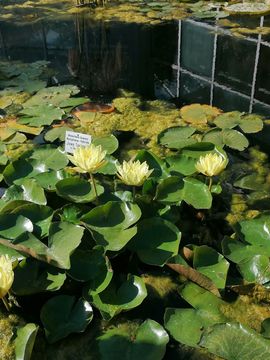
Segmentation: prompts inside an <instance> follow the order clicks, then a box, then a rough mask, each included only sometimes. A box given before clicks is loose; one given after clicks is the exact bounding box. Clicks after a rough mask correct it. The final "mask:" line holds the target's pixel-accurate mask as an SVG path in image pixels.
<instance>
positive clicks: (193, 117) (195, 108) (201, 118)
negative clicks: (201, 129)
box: [180, 104, 221, 125]
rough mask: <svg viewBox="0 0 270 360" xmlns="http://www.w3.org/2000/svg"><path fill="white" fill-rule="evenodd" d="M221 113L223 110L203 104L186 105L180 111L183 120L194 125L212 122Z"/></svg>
mask: <svg viewBox="0 0 270 360" xmlns="http://www.w3.org/2000/svg"><path fill="white" fill-rule="evenodd" d="M220 113H221V110H219V109H218V108H216V107H212V106H210V105H201V104H192V105H186V106H184V107H182V108H181V110H180V115H181V117H182V118H183V120H184V121H185V122H187V123H190V124H193V125H201V124H207V123H208V122H212V121H213V120H214V118H215V117H216V116H218V115H219V114H220Z"/></svg>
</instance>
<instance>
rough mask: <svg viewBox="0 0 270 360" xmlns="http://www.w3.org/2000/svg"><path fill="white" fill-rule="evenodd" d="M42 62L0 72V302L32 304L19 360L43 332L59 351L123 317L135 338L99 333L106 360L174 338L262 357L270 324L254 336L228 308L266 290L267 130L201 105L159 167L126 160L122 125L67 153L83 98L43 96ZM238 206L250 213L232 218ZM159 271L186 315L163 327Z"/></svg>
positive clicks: (59, 91) (143, 156) (143, 157)
mask: <svg viewBox="0 0 270 360" xmlns="http://www.w3.org/2000/svg"><path fill="white" fill-rule="evenodd" d="M44 66H45V64H44V63H40V62H38V63H35V64H32V65H31V66H30V65H29V64H28V66H25V67H24V65H22V64H19V63H14V65H13V68H9V70H6V68H4V67H0V73H1V76H0V86H1V87H2V88H3V90H2V91H1V95H2V98H1V99H0V102H1V101H2V102H1V104H2V105H1V107H2V109H3V110H2V111H3V115H2V119H1V122H0V139H1V144H0V146H1V148H0V150H1V156H0V160H1V193H2V196H1V199H0V255H1V256H0V296H1V298H2V299H3V301H4V305H5V306H6V308H7V309H8V310H9V311H11V312H14V313H16V312H20V313H22V314H24V312H27V311H29V309H31V304H34V303H35V310H34V311H35V314H33V315H32V318H34V319H35V322H29V323H27V324H25V325H23V326H21V327H18V328H17V330H16V331H15V330H14V337H15V349H14V358H16V359H24V360H29V359H30V358H31V352H32V349H33V346H34V342H35V338H36V335H37V333H38V331H39V333H40V334H43V333H44V334H45V336H46V339H47V341H48V343H50V344H52V343H57V342H59V341H61V340H62V339H64V338H65V337H67V336H69V335H70V334H74V333H78V332H84V331H85V330H86V329H90V331H91V326H92V324H93V323H94V322H95V320H96V321H97V320H98V321H100V320H101V319H103V320H104V321H105V323H106V324H113V322H112V321H113V319H116V320H117V319H118V318H119V316H121V315H120V314H123V313H124V312H129V313H130V314H132V316H133V319H134V318H135V319H136V322H134V325H133V328H132V331H130V332H126V331H124V330H123V328H121V326H120V327H119V326H117V325H112V326H111V327H110V326H104V327H103V329H101V330H100V332H99V333H98V334H97V336H96V343H97V353H98V357H99V358H100V359H110V360H111V359H114V358H115V359H116V358H118V357H120V356H121V355H122V354H123V353H126V354H128V355H127V356H129V357H127V358H131V359H137V358H139V357H143V358H144V359H146V360H152V359H153V360H158V359H162V358H163V357H164V355H165V352H166V346H168V344H169V342H170V344H175V343H180V344H184V345H187V346H189V347H194V348H198V349H206V350H207V351H208V352H209V353H211V354H214V355H217V356H220V357H222V358H224V359H228V360H232V359H235V358H237V359H243V360H245V359H254V358H256V359H267V356H269V355H268V354H269V350H270V340H269V339H268V338H269V337H270V335H269V334H270V328H269V323H270V322H269V318H270V314H269V318H268V319H267V318H266V319H265V320H264V322H263V323H262V325H261V329H257V328H256V330H257V331H255V330H254V329H253V328H252V325H250V324H246V323H245V324H243V323H239V322H237V321H236V319H235V318H234V317H233V316H231V315H228V312H227V311H226V308H227V307H228V306H229V303H228V301H227V300H228V299H227V290H228V288H234V287H236V288H241V289H242V288H245V286H246V285H247V284H248V285H249V286H250V285H254V286H255V285H260V286H262V287H263V288H264V289H265V291H266V292H267V288H268V283H269V281H270V263H269V257H270V245H269V244H270V236H269V233H270V232H269V227H270V216H269V213H268V212H267V211H261V210H262V209H263V210H269V205H268V204H269V196H268V194H269V186H270V185H269V179H268V169H269V164H268V163H267V157H266V156H265V154H263V153H262V152H260V151H258V150H256V149H255V150H254V149H251V148H250V149H249V141H250V139H249V137H250V136H252V135H253V134H254V133H257V132H263V128H264V127H267V126H268V124H267V121H265V119H263V118H262V117H260V116H257V115H247V114H244V113H240V112H237V111H235V112H229V113H223V112H222V111H221V110H220V109H217V108H214V107H210V106H208V105H200V104H193V105H190V106H185V107H183V108H182V109H180V110H177V109H175V111H176V112H178V114H179V120H178V126H173V127H170V128H168V129H165V130H163V131H162V132H161V133H159V134H158V136H156V139H155V141H156V146H158V147H160V148H162V149H164V154H166V155H164V156H163V157H160V156H157V155H156V154H155V153H154V152H152V151H151V150H150V149H147V148H145V149H142V150H140V151H137V152H136V154H135V157H134V158H133V159H129V158H128V156H127V154H126V160H124V161H122V160H121V161H119V156H118V155H119V153H120V150H121V146H122V143H121V141H122V140H121V136H120V135H121V132H117V130H118V129H117V125H114V126H115V133H114V134H112V133H108V134H107V135H103V136H96V135H95V136H92V143H91V145H90V146H89V147H86V148H80V147H79V148H77V149H76V150H75V152H74V154H73V155H69V154H67V153H65V151H64V134H65V132H66V130H69V131H75V132H76V131H77V129H80V131H82V129H85V128H83V127H77V128H76V127H74V124H77V125H78V121H79V120H78V118H76V115H74V114H76V112H74V107H76V106H78V105H80V104H83V103H85V102H88V101H89V99H88V98H86V97H79V89H78V88H77V87H76V86H74V85H63V86H52V87H45V85H44V81H45V80H44V79H45V77H46V74H47V76H48V73H46V71H47V70H46V67H44ZM34 73H35V75H33V74H34ZM26 77H27V79H28V80H27V81H25V82H23V81H21V80H22V79H25V78H26ZM42 81H43V84H41V82H42ZM30 85H31V86H30ZM115 111H116V112H117V108H116V109H115ZM102 116H103V119H104V123H106V118H107V119H108V121H109V119H110V118H111V117H113V116H114V115H113V113H109V114H103V115H102ZM118 116H120V115H119V114H118ZM116 124H117V123H116ZM152 126H154V125H153V124H152ZM135 132H136V129H135ZM89 133H90V135H93V134H91V129H90V130H89ZM117 136H119V138H117ZM145 140H146V139H145ZM256 151H257V155H256V156H257V160H256V162H252V161H251V160H252V156H254V154H255V153H256ZM121 157H123V154H122V155H121ZM243 159H244V161H245V164H244V165H243ZM255 163H256V164H257V165H256V166H255ZM262 164H263V166H262ZM74 165H75V166H74ZM262 168H264V172H262ZM235 196H241V197H242V200H243V203H244V205H245V206H246V207H245V208H244V210H243V211H242V210H240V213H241V217H240V218H238V220H237V221H234V222H233V221H230V220H229V218H228V215H229V214H230V213H231V212H232V206H233V199H234V198H235ZM262 201H263V202H264V207H262V206H261V205H260V204H262ZM241 209H242V208H241ZM11 262H12V266H13V269H12V267H11ZM151 273H155V274H157V275H158V276H164V274H166V275H167V276H169V277H171V278H172V279H174V282H175V284H176V293H177V298H178V301H179V306H176V305H174V306H173V307H172V306H169V307H167V308H166V309H163V312H164V320H163V321H160V318H162V317H163V314H156V315H157V316H156V317H155V315H154V316H152V315H151V316H149V313H147V312H146V313H143V309H144V304H145V303H146V302H147V299H148V298H149V296H150V293H151V283H150V284H149V283H147V281H146V280H145V274H151ZM152 286H154V285H153V284H152ZM37 295H39V296H38V297H37ZM25 299H27V303H28V307H27V306H26V305H25V303H26V301H25ZM150 301H151V298H150ZM184 301H185V302H184ZM258 301H259V300H258ZM29 304H30V306H29ZM188 304H189V305H188ZM25 309H27V310H25ZM136 309H138V312H136ZM3 311H4V307H3ZM37 313H40V319H39V316H37ZM140 313H143V315H140ZM26 318H29V317H28V316H27V314H25V319H26ZM260 330H261V333H260ZM11 341H12V340H11ZM236 341H238V342H239V341H241V348H239V346H238V345H237V343H236ZM0 351H1V350H0ZM2 357H3V358H4V355H2Z"/></svg>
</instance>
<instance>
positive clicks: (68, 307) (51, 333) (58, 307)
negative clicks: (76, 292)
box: [40, 295, 93, 344]
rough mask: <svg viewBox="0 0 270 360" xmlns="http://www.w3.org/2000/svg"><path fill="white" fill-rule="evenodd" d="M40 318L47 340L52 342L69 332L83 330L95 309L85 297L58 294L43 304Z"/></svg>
mask: <svg viewBox="0 0 270 360" xmlns="http://www.w3.org/2000/svg"><path fill="white" fill-rule="evenodd" d="M40 318H41V321H42V323H43V326H44V328H45V335H46V337H47V340H48V342H49V343H50V344H51V343H54V342H56V341H58V340H60V339H63V338H65V337H66V336H68V335H69V334H72V333H78V332H83V331H84V330H85V329H86V327H87V326H88V324H89V323H90V322H91V320H92V318H93V310H92V307H91V305H90V304H89V303H88V302H87V301H85V300H83V299H79V300H77V299H76V297H75V296H69V295H58V296H55V297H53V298H51V299H50V300H48V301H47V302H46V303H45V304H44V305H43V307H42V309H41V313H40Z"/></svg>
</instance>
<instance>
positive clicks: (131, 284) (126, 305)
mask: <svg viewBox="0 0 270 360" xmlns="http://www.w3.org/2000/svg"><path fill="white" fill-rule="evenodd" d="M146 296H147V290H146V287H145V284H144V282H143V280H142V279H141V278H140V277H139V276H135V275H128V277H127V280H126V281H124V282H120V283H119V284H118V282H117V281H116V279H113V280H112V281H111V282H110V284H109V286H108V287H107V288H106V289H105V290H104V291H103V292H101V293H99V294H97V295H95V296H93V300H92V301H93V305H94V306H95V307H97V308H98V309H99V310H100V312H101V315H102V317H103V318H104V319H105V320H109V319H111V318H113V317H114V316H115V315H117V314H119V313H120V312H122V311H128V310H131V309H133V308H135V307H137V306H139V305H140V304H141V303H142V302H143V300H144V299H145V298H146Z"/></svg>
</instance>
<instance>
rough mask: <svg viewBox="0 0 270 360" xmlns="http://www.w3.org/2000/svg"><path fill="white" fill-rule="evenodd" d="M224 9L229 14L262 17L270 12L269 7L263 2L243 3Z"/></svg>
mask: <svg viewBox="0 0 270 360" xmlns="http://www.w3.org/2000/svg"><path fill="white" fill-rule="evenodd" d="M224 9H225V10H226V11H228V12H229V13H230V14H242V15H245V14H246V15H263V14H265V13H267V12H269V11H270V6H269V5H268V4H265V3H263V2H255V3H251V2H244V3H237V4H232V5H228V6H226V7H225V8H224Z"/></svg>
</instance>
